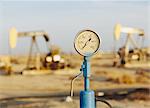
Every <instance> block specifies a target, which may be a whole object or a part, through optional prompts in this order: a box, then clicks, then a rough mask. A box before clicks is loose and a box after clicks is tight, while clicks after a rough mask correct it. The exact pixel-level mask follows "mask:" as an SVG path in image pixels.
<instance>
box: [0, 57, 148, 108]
mask: <svg viewBox="0 0 150 108" xmlns="http://www.w3.org/2000/svg"><path fill="white" fill-rule="evenodd" d="M70 63H74V65H75V68H73V69H69V68H66V69H63V70H56V71H50V72H48V73H47V74H40V75H29V74H28V75H16V74H12V75H0V99H3V98H10V97H18V96H34V95H49V94H57V93H60V92H61V93H63V92H64V93H68V95H69V91H70V82H71V79H72V78H73V77H74V76H75V75H76V74H78V73H79V69H80V65H81V64H82V58H81V57H76V56H74V59H73V60H72V61H71V60H70ZM112 64H113V62H112V59H101V58H92V59H91V67H92V68H91V72H92V75H91V78H90V80H91V82H90V88H91V89H92V90H103V89H112V88H113V89H114V88H116V89H117V88H130V87H132V88H134V87H135V88H136V87H143V88H144V87H145V88H150V71H149V69H150V68H149V67H144V68H135V67H134V68H123V67H112ZM17 68H18V67H17ZM83 85H84V83H83V78H82V77H80V78H79V79H77V80H76V81H75V83H74V91H77V92H78V91H80V90H83ZM147 95H148V96H149V95H150V94H149V93H148V94H147ZM108 102H110V103H111V105H112V106H113V108H150V100H139V99H137V100H136V99H134V100H128V99H123V100H114V99H111V100H110V99H109V100H108ZM97 104H98V107H100V108H107V106H106V105H104V104H103V103H100V102H98V103H97ZM60 107H61V108H70V107H71V108H79V100H78V99H75V100H74V101H73V102H69V103H68V102H66V101H65V97H63V99H52V98H38V99H36V98H25V99H23V98H22V99H12V100H5V101H1V102H0V108H60ZM98 107H97V108H98Z"/></svg>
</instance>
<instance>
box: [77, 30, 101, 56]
mask: <svg viewBox="0 0 150 108" xmlns="http://www.w3.org/2000/svg"><path fill="white" fill-rule="evenodd" d="M99 46H100V38H99V36H98V35H97V34H96V33H95V32H94V31H92V30H83V31H81V32H79V33H78V34H77V36H76V38H75V41H74V47H75V49H76V51H77V52H78V53H79V54H80V55H83V56H91V55H93V54H95V53H96V52H97V51H98V49H99Z"/></svg>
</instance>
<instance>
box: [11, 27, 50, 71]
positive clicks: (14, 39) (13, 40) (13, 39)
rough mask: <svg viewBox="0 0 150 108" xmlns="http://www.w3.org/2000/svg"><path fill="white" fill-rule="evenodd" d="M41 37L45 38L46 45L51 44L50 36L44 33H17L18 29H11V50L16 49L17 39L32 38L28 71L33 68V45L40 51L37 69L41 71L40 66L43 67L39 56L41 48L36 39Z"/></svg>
mask: <svg viewBox="0 0 150 108" xmlns="http://www.w3.org/2000/svg"><path fill="white" fill-rule="evenodd" d="M39 36H43V37H44V39H45V41H46V43H48V42H49V37H48V34H47V33H46V32H44V31H31V32H17V30H16V28H14V27H13V28H11V29H10V32H9V44H10V47H11V48H15V47H16V45H17V39H18V37H31V38H32V42H31V46H30V51H29V55H28V60H27V64H26V69H30V68H31V67H29V66H31V65H30V63H31V56H32V50H33V45H35V46H36V49H37V51H38V53H37V55H36V56H37V57H36V63H35V67H36V69H40V65H41V62H40V54H39V52H40V51H39V47H38V44H37V41H36V37H39Z"/></svg>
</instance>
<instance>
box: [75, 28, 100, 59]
mask: <svg viewBox="0 0 150 108" xmlns="http://www.w3.org/2000/svg"><path fill="white" fill-rule="evenodd" d="M85 31H89V32H92V33H94V34H95V35H96V36H97V39H98V47H97V49H96V50H95V51H94V52H93V53H91V54H85V53H81V52H80V51H78V49H77V48H76V39H77V38H78V36H79V35H80V34H81V33H83V32H85ZM100 44H101V38H100V37H99V35H98V34H97V33H96V32H95V31H93V30H90V29H84V30H81V31H79V32H78V33H77V35H76V37H75V39H74V48H75V50H76V51H77V52H78V53H79V54H80V55H81V56H86V57H88V56H92V55H94V54H96V53H97V52H98V50H99V47H100Z"/></svg>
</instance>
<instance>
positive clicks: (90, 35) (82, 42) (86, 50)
mask: <svg viewBox="0 0 150 108" xmlns="http://www.w3.org/2000/svg"><path fill="white" fill-rule="evenodd" d="M100 42H101V40H100V38H99V36H98V35H97V34H96V33H95V32H94V31H92V30H82V31H80V32H79V33H78V34H77V36H76V38H75V41H74V47H75V50H76V51H77V52H78V53H79V54H80V55H81V56H83V58H84V59H83V64H82V65H81V69H80V71H81V73H79V74H78V75H77V76H75V77H74V78H73V80H72V82H71V92H70V95H71V97H72V96H73V82H74V80H75V79H76V78H78V77H79V76H80V75H81V74H82V73H83V77H84V90H83V91H81V92H80V108H96V98H95V93H94V91H93V90H90V80H89V78H90V76H91V73H90V58H91V56H92V55H94V54H95V53H97V52H98V49H99V46H100ZM71 99H72V98H70V100H71ZM97 101H98V100H97ZM105 103H107V102H105ZM107 104H108V105H109V106H110V104H109V103H107Z"/></svg>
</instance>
